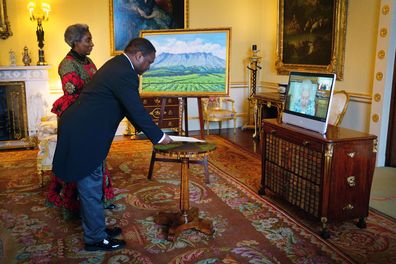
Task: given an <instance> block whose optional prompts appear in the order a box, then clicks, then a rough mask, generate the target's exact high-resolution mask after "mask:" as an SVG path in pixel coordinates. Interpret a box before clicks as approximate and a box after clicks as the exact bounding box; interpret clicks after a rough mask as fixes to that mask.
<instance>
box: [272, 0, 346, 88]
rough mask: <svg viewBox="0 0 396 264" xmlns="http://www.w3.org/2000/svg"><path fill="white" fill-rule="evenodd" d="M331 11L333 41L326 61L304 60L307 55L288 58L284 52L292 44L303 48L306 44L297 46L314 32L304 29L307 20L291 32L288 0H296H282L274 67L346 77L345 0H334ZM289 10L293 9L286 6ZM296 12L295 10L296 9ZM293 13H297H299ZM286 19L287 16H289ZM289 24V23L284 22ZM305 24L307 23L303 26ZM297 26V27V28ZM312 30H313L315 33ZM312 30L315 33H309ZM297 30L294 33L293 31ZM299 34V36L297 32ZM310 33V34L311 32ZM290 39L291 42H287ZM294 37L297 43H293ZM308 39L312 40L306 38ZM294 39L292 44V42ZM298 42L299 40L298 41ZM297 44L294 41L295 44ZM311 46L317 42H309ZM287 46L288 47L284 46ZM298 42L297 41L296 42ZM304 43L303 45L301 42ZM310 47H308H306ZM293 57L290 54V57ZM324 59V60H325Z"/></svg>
mask: <svg viewBox="0 0 396 264" xmlns="http://www.w3.org/2000/svg"><path fill="white" fill-rule="evenodd" d="M333 1H334V2H333V6H332V8H331V9H332V10H331V12H332V14H330V15H331V16H332V17H333V19H332V24H331V26H332V29H331V41H329V42H330V45H328V46H329V48H328V50H327V54H328V55H329V56H328V57H326V59H325V60H326V62H320V63H305V62H306V57H303V56H299V55H297V58H293V60H290V61H288V56H287V54H286V53H285V52H290V50H292V49H293V48H295V49H298V48H300V50H303V48H304V47H296V45H297V44H298V43H303V42H304V41H302V40H301V39H302V38H303V37H304V36H305V37H307V35H311V37H312V38H315V32H313V31H312V28H313V26H312V28H311V30H310V31H308V32H307V31H305V27H306V26H307V24H308V22H307V23H305V24H304V22H302V23H300V24H301V25H297V24H296V26H297V28H299V27H298V26H301V27H302V28H301V29H300V28H299V29H300V30H299V31H298V30H296V32H297V33H296V32H294V33H290V24H291V23H290V21H285V16H286V12H285V2H286V4H288V5H289V7H290V6H291V5H293V4H294V5H295V3H296V0H279V17H278V34H277V49H276V62H275V68H276V70H277V72H278V74H281V75H287V74H289V72H290V71H313V72H324V73H333V72H334V73H336V75H337V80H343V79H344V53H345V38H346V25H347V2H348V1H344V0H333ZM287 11H288V12H289V13H290V10H289V9H288V10H287ZM293 14H294V13H293ZM294 17H297V20H298V14H296V15H295V16H293V18H294ZM286 20H287V19H286ZM285 24H286V25H285ZM304 26H305V27H304ZM295 28H296V27H294V29H295ZM312 32H313V33H312ZM310 33H312V34H310ZM293 34H294V35H293ZM298 35H300V36H298ZM308 37H309V36H308ZM287 40H288V42H286V41H287ZM293 41H294V43H293ZM305 42H307V43H309V42H310V41H305ZM290 43H291V44H290ZM296 43H297V44H296ZM293 44H295V45H293ZM309 44H311V46H310V47H311V48H312V46H313V45H315V43H314V42H310V43H309ZM285 46H286V48H287V49H286V48H285ZM297 46H298V45H297ZM300 46H301V45H300ZM307 49H308V48H307ZM289 58H290V57H289ZM322 61H323V60H322Z"/></svg>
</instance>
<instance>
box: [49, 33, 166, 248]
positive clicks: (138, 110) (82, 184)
mask: <svg viewBox="0 0 396 264" xmlns="http://www.w3.org/2000/svg"><path fill="white" fill-rule="evenodd" d="M154 59H155V48H154V46H153V45H152V44H151V43H150V41H148V40H146V39H144V38H135V39H132V40H131V41H130V42H129V44H128V45H127V47H126V48H125V50H124V53H123V54H121V55H118V56H116V57H114V58H112V59H110V60H109V61H107V62H106V63H105V64H104V65H103V66H102V67H101V68H100V69H99V70H98V71H97V73H96V74H95V75H94V76H93V79H92V80H91V81H90V82H89V83H88V85H87V86H86V87H85V88H84V89H83V90H82V92H81V95H80V97H79V98H78V99H77V101H76V102H75V103H74V104H73V105H71V106H70V107H69V108H68V109H67V110H66V111H65V112H64V113H63V114H62V116H61V117H60V119H59V124H58V126H59V130H58V141H57V146H56V150H55V156H54V161H53V172H54V173H55V175H57V176H58V177H59V178H61V179H62V180H64V181H66V182H76V183H77V188H78V193H79V198H80V203H81V219H82V226H83V230H84V242H85V249H86V250H89V251H94V250H106V251H110V250H116V249H121V248H123V247H124V246H125V241H123V240H118V239H114V238H112V236H115V235H116V234H115V233H114V232H109V229H106V226H105V216H104V208H103V205H102V202H101V199H102V195H103V193H102V178H103V169H102V163H103V161H104V160H105V158H106V156H107V154H108V152H109V149H110V146H111V143H112V141H113V138H114V135H115V133H116V130H117V127H118V125H119V123H120V121H121V120H122V119H123V118H124V117H127V119H128V120H129V121H130V122H131V123H132V124H133V126H134V127H135V128H137V129H138V130H140V131H143V132H144V134H146V136H147V137H148V138H149V139H150V140H151V141H152V142H153V144H157V143H161V144H168V143H170V142H171V141H172V140H171V139H170V137H169V136H168V135H166V134H165V133H163V132H162V131H161V129H159V128H158V126H156V125H155V123H154V122H153V121H152V119H151V118H150V116H149V115H148V113H147V112H146V110H145V109H144V107H143V104H142V102H141V100H140V96H139V91H138V87H139V79H138V75H141V74H142V73H144V72H145V71H147V70H148V69H149V68H150V64H151V63H153V62H154ZM118 230H119V231H120V229H119V228H118ZM119 233H120V232H118V234H119Z"/></svg>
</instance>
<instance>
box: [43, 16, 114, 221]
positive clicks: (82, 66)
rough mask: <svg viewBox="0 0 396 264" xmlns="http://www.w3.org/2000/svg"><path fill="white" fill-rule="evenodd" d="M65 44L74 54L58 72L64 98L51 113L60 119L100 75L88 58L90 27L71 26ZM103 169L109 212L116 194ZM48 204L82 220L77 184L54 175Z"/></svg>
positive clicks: (105, 197)
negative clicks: (95, 75)
mask: <svg viewBox="0 0 396 264" xmlns="http://www.w3.org/2000/svg"><path fill="white" fill-rule="evenodd" d="M65 41H66V43H67V44H68V45H69V46H70V47H71V50H70V51H69V52H68V53H67V55H66V57H65V58H64V59H63V60H62V61H61V63H60V64H59V69H58V73H59V76H60V78H61V81H62V89H63V92H64V95H63V96H61V97H60V98H59V99H57V100H56V101H55V102H54V104H53V107H52V110H51V112H53V113H55V114H56V115H57V116H58V117H59V116H61V115H62V113H63V112H64V111H65V110H66V109H67V108H68V107H69V106H70V105H71V104H73V103H74V102H75V101H76V100H77V98H78V97H79V95H80V93H81V90H82V89H83V88H84V85H85V84H86V83H88V82H89V81H90V80H91V79H92V76H93V75H94V74H95V72H96V66H95V64H94V63H93V62H92V60H91V59H90V58H89V57H88V56H87V55H89V54H90V53H91V51H92V48H93V46H94V44H93V42H92V35H91V33H90V32H89V27H88V25H85V24H75V25H71V26H69V27H68V28H67V29H66V31H65ZM103 169H104V173H103V196H104V197H103V202H104V206H105V207H106V208H108V209H113V208H115V205H114V204H112V202H113V199H114V192H113V188H112V183H111V179H110V175H109V173H108V171H107V169H106V168H105V165H104V164H103ZM46 203H47V205H48V206H57V207H61V208H63V210H64V212H63V213H64V217H65V218H71V217H73V216H78V215H79V211H80V203H79V200H78V193H77V186H76V183H74V182H72V183H65V182H63V181H61V180H60V179H58V178H57V177H56V176H55V175H52V177H51V182H50V185H49V190H48V196H47V202H46Z"/></svg>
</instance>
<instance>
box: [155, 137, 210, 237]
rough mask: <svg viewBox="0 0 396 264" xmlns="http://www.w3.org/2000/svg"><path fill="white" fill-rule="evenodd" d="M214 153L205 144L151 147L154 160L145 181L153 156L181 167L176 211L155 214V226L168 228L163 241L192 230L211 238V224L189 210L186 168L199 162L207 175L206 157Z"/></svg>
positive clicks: (196, 209) (196, 210)
mask: <svg viewBox="0 0 396 264" xmlns="http://www.w3.org/2000/svg"><path fill="white" fill-rule="evenodd" d="M215 149H216V145H215V144H212V143H208V142H174V143H171V144H167V145H161V144H159V145H154V147H153V155H154V159H153V157H152V159H151V162H150V172H149V179H150V178H151V174H152V168H153V166H154V161H155V160H158V159H156V158H155V154H162V155H165V156H168V157H170V158H174V159H166V161H167V162H169V161H173V162H178V163H181V178H180V204H179V207H180V210H179V211H178V212H159V213H158V215H156V216H155V218H154V222H155V223H156V224H159V225H165V226H168V227H169V231H168V236H167V240H169V241H175V239H176V238H177V236H178V235H179V234H180V233H181V232H182V231H184V230H187V229H195V230H198V231H200V232H202V233H204V234H207V235H212V234H213V232H214V231H213V227H212V223H211V222H210V221H208V220H204V219H201V218H199V209H198V208H196V207H193V208H190V197H189V196H190V195H189V186H188V165H189V163H193V161H190V158H195V159H202V160H203V161H206V168H205V173H207V157H208V155H209V153H211V152H212V151H214V150H215ZM194 161H197V160H194ZM195 163H196V162H195ZM204 166H205V163H204Z"/></svg>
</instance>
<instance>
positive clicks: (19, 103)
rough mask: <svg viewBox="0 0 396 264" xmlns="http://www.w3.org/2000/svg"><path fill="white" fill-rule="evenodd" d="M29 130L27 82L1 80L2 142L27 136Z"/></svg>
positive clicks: (0, 118)
mask: <svg viewBox="0 0 396 264" xmlns="http://www.w3.org/2000/svg"><path fill="white" fill-rule="evenodd" d="M27 131H28V130H27V112H26V95H25V83H24V82H0V142H3V143H5V142H7V141H10V142H12V141H14V140H22V139H24V138H27V136H28V132H27ZM7 145H8V144H7Z"/></svg>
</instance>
